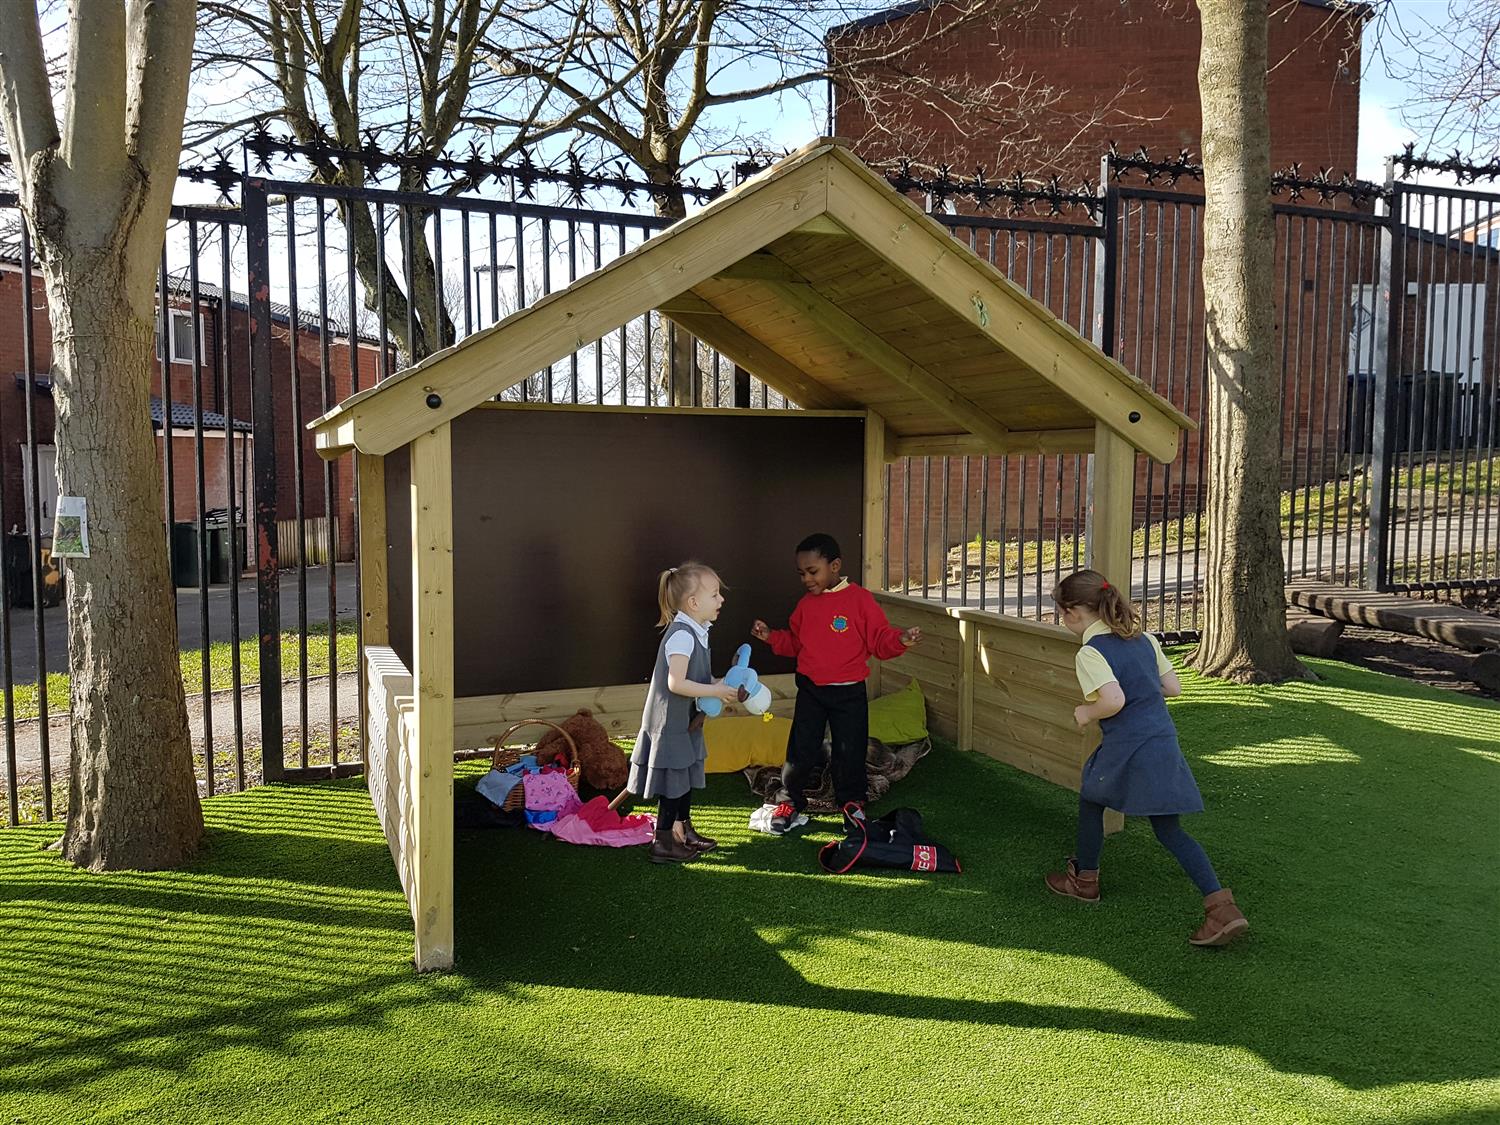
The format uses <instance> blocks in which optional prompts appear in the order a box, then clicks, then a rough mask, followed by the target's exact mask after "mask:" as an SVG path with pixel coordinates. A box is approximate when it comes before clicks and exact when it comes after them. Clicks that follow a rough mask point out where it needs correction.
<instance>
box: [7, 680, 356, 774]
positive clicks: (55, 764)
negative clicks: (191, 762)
mask: <svg viewBox="0 0 1500 1125" xmlns="http://www.w3.org/2000/svg"><path fill="white" fill-rule="evenodd" d="M337 704H338V721H339V726H341V727H350V726H358V725H359V677H358V676H357V675H355V673H353V672H344V673H342V674H341V675H340V676H339V677H338V693H337ZM301 706H302V705H301V695H300V689H299V687H298V685H297V683H296V681H292V682H290V683H286V684H283V685H282V691H281V715H282V740H283V743H284V745H287V746H292V745H295V744H298V743H300V742H301V740H302V720H301ZM205 711H207V712H209V713H211V715H212V718H213V746H214V762H215V774H216V776H217V777H218V778H219V780H220V784H221V786H222V784H223V782H224V781H225V779H230V778H233V777H234V771H235V759H236V757H237V747H236V744H235V738H234V692H233V691H232V690H225V691H216V692H214V693H213V695H212V696H211V697H210V698H209V702H208V706H207V707H205V706H204V697H203V696H201V695H190V696H188V727H189V729H190V730H191V731H192V732H193V748H194V749H195V750H199V751H201V750H202V749H203V748H204V745H205V742H206V739H205V737H204V731H205V724H204V715H205ZM240 715H241V723H242V727H241V729H242V730H243V732H244V742H245V756H246V759H247V763H246V764H247V766H250V767H253V772H254V773H255V774H256V776H257V777H258V776H259V774H260V751H259V747H260V688H259V687H257V686H255V685H253V684H246V685H245V690H244V691H243V692H242V693H241V695H240ZM329 719H330V712H329V707H328V677H327V676H313V677H311V678H310V679H309V680H308V684H307V725H308V729H309V731H310V732H311V736H312V737H316V736H317V734H318V733H320V732H326V731H327V730H328V728H329ZM40 725H41V724H40V723H38V722H37V721H36V720H35V719H31V720H26V721H23V722H19V723H17V724H16V775H17V778H18V780H19V781H20V783H21V784H22V785H26V784H31V783H35V782H37V781H39V780H40V779H41V776H42V740H41V730H40ZM47 734H48V757H49V758H50V760H51V763H52V777H53V782H54V786H55V785H56V782H57V781H58V779H59V778H62V777H65V776H66V775H67V769H68V736H69V720H68V716H67V715H57V716H54V717H52V718H51V719H50V721H49V722H48V724H47ZM3 737H4V735H3V731H0V740H3ZM292 758H293V754H292V752H288V754H287V764H288V765H293V764H295V763H294V762H292ZM3 777H4V775H3V774H0V785H3V784H4V782H3ZM54 791H55V789H54Z"/></svg>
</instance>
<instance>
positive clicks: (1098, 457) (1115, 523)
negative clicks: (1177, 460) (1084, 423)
mask: <svg viewBox="0 0 1500 1125" xmlns="http://www.w3.org/2000/svg"><path fill="white" fill-rule="evenodd" d="M1089 515H1090V516H1091V522H1090V531H1089V542H1088V547H1089V565H1090V566H1092V567H1093V568H1094V569H1095V570H1097V571H1099V573H1100V574H1102V575H1104V577H1105V578H1107V579H1109V581H1110V582H1111V583H1113V584H1114V585H1115V586H1116V587H1117V588H1118V589H1119V591H1120V593H1122V594H1124V595H1125V597H1126V598H1127V599H1128V598H1130V597H1131V591H1132V588H1133V587H1132V578H1131V575H1132V569H1131V559H1130V553H1131V541H1132V539H1131V537H1132V535H1133V533H1134V530H1135V449H1134V447H1133V446H1131V445H1130V444H1129V443H1128V442H1127V441H1126V440H1125V439H1124V438H1122V437H1120V436H1119V435H1118V434H1116V433H1115V432H1114V431H1113V430H1111V429H1110V428H1109V427H1107V426H1106V425H1104V423H1103V422H1100V423H1098V424H1096V425H1095V427H1094V479H1093V495H1092V496H1091V497H1090V501H1089ZM1124 827H1125V818H1124V816H1122V815H1121V814H1120V813H1117V812H1116V811H1115V810H1114V809H1108V810H1106V811H1105V813H1104V831H1105V832H1107V833H1114V832H1118V831H1120V830H1121V829H1122V828H1124Z"/></svg>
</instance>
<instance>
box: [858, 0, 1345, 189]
mask: <svg viewBox="0 0 1500 1125" xmlns="http://www.w3.org/2000/svg"><path fill="white" fill-rule="evenodd" d="M1271 7H1272V9H1273V14H1272V17H1271V21H1270V61H1271V71H1270V74H1269V76H1268V91H1267V92H1268V98H1269V110H1270V117H1271V162H1272V164H1273V165H1274V166H1275V167H1285V166H1288V165H1290V164H1293V163H1300V164H1301V165H1302V167H1303V168H1304V169H1306V170H1308V171H1313V170H1315V169H1317V168H1320V167H1324V168H1333V169H1337V170H1340V171H1344V170H1347V171H1353V169H1354V167H1355V158H1356V156H1357V151H1358V147H1359V143H1358V142H1359V74H1360V37H1359V32H1360V27H1361V25H1362V24H1363V21H1364V17H1365V13H1364V11H1363V9H1360V8H1357V7H1355V8H1351V7H1350V6H1348V5H1340V4H1335V3H1333V2H1332V0H1288V2H1278V3H1273V4H1272V5H1271ZM994 8H995V15H994V16H993V18H992V19H990V20H984V19H980V20H968V21H964V22H962V23H959V22H958V21H956V19H955V17H954V15H953V9H952V8H951V7H950V6H948V5H944V4H941V3H936V4H935V3H930V2H927V0H918V2H916V3H911V4H904V5H901V6H899V7H893V8H891V9H890V10H889V11H887V12H885V13H881V14H879V15H875V16H870V17H867V18H866V19H863V20H860V21H858V22H856V23H851V24H848V25H846V26H845V27H843V28H840V29H837V30H835V31H834V32H833V33H831V34H830V35H829V37H828V53H829V58H830V61H831V62H832V63H833V64H834V65H835V66H852V67H854V68H855V69H856V70H857V69H858V68H859V61H858V60H860V59H861V58H869V57H872V56H876V55H881V54H884V53H887V52H889V51H890V50H891V49H892V48H893V47H900V46H902V45H909V44H912V43H919V44H920V47H918V48H917V49H916V50H915V51H914V52H913V53H912V56H911V57H903V58H902V60H901V67H902V70H903V72H904V73H903V74H902V75H900V76H895V75H893V76H891V77H890V78H889V79H886V78H885V77H883V76H880V75H878V74H877V75H876V76H874V77H868V78H866V79H864V80H863V81H864V82H865V83H867V84H866V85H864V86H863V87H862V89H860V90H855V89H852V88H850V87H848V86H845V87H844V88H842V89H838V88H836V89H835V91H834V97H833V101H834V105H833V111H832V121H833V127H834V133H835V135H837V136H840V137H847V138H850V139H851V140H853V141H854V142H855V144H856V146H857V148H858V151H859V152H860V155H861V156H863V157H864V158H865V159H867V160H871V161H879V160H889V159H896V158H900V157H908V158H912V159H915V160H922V161H925V162H926V163H928V164H930V165H934V166H936V165H938V164H943V163H946V164H949V165H951V166H952V167H953V168H954V169H955V170H959V171H962V172H965V173H967V172H971V171H972V170H973V169H975V168H977V167H982V168H985V169H986V170H987V172H988V174H989V175H990V177H991V178H992V179H993V178H995V177H996V176H1003V175H1006V174H1009V173H1010V172H1012V171H1014V170H1015V169H1017V168H1020V169H1021V170H1022V171H1024V172H1026V173H1028V174H1039V175H1045V174H1052V173H1057V174H1058V175H1060V176H1062V177H1063V178H1064V179H1065V180H1072V181H1074V182H1077V181H1078V180H1080V179H1082V178H1084V177H1088V178H1090V179H1093V178H1097V176H1098V174H1099V157H1100V156H1101V155H1102V154H1103V153H1104V152H1105V151H1106V150H1107V149H1108V147H1109V143H1110V142H1111V141H1115V142H1118V143H1119V145H1120V147H1121V148H1122V149H1125V150H1134V149H1136V148H1137V147H1139V146H1142V145H1144V146H1146V147H1147V148H1148V149H1149V150H1150V151H1151V152H1152V153H1153V154H1156V155H1171V154H1174V153H1176V152H1178V151H1179V150H1181V149H1187V150H1188V151H1189V152H1191V153H1197V152H1199V151H1200V149H1201V146H1200V143H1199V142H1200V137H1201V133H1202V115H1201V113H1200V110H1199V104H1198V45H1199V38H1200V31H1199V24H1198V8H1197V5H1196V4H1195V3H1193V0H1079V2H1077V3H1059V4H1052V3H1042V4H1036V5H1026V4H1022V5H1014V4H1013V3H1012V2H1011V0H994ZM912 76H915V77H917V78H919V79H920V80H921V83H920V85H922V86H930V87H931V88H933V89H935V90H941V89H943V88H945V87H946V88H950V89H963V90H970V91H973V90H981V89H984V88H986V87H987V86H989V84H990V83H992V82H993V81H994V80H995V79H996V78H999V77H1009V78H1011V79H1012V80H1013V81H1012V87H1013V88H1015V89H1017V93H1016V95H1015V96H1016V97H1017V98H1030V99H1031V100H1032V101H1034V102H1037V103H1045V106H1044V108H1039V109H1037V110H1036V111H1035V112H1034V113H1032V114H1031V115H1030V116H1029V117H1025V118H1024V119H1023V118H1021V117H1018V118H1017V119H1016V122H1015V123H1016V124H1017V125H1025V126H1027V127H1028V130H1029V135H1027V136H1025V138H1024V140H1023V141H1022V142H1021V143H1020V144H1017V143H1016V141H1015V139H1014V134H1011V135H999V134H997V133H996V132H995V130H994V129H993V128H988V129H987V128H986V126H985V122H984V121H983V120H979V119H975V120H972V121H966V120H964V117H963V109H964V107H955V106H947V105H942V104H940V101H939V98H940V95H936V94H934V95H908V96H906V97H904V98H902V99H901V100H900V102H898V100H897V99H896V98H895V97H894V96H887V94H886V93H885V92H883V91H881V90H878V89H872V88H871V84H873V85H876V86H879V85H881V84H884V83H886V82H887V81H888V82H890V83H892V84H895V85H896V86H897V89H895V90H892V91H890V92H889V93H890V94H891V95H894V94H898V93H900V92H901V88H902V84H906V85H907V86H908V87H909V88H917V85H918V84H916V83H911V82H910V79H911V77H912ZM991 99H992V101H993V102H994V103H995V107H996V108H999V109H1000V110H1002V111H1003V110H1004V109H1005V108H1006V107H1005V106H1004V105H1003V104H1002V103H1003V101H1004V98H1003V95H1001V94H999V93H998V92H996V93H993V94H992V95H991ZM870 102H879V104H880V107H881V111H882V112H884V111H888V110H889V109H890V108H891V107H895V106H897V105H898V104H901V103H904V108H903V109H902V110H900V112H901V114H902V116H901V118H900V123H899V128H898V131H897V132H896V133H895V135H892V134H891V133H889V132H886V131H885V130H883V129H882V128H880V127H879V124H878V123H877V121H875V120H874V119H873V114H872V111H871V105H870V104H869V103H870ZM992 116H993V115H992Z"/></svg>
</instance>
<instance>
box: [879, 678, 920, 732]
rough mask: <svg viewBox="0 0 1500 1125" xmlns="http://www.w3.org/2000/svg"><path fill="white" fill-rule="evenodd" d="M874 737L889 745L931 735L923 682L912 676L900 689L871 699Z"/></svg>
mask: <svg viewBox="0 0 1500 1125" xmlns="http://www.w3.org/2000/svg"><path fill="white" fill-rule="evenodd" d="M870 737H871V738H878V739H879V740H880V741H881V742H884V743H885V744H886V745H887V746H901V745H904V744H905V743H908V742H920V741H921V740H922V739H924V738H926V737H927V704H926V702H925V701H924V700H923V699H922V685H921V684H919V683H917V681H916V680H908V681H907V683H906V686H905V687H904V688H902V689H901V690H900V691H893V692H891V694H890V695H882V696H881V697H880V698H879V699H872V700H870Z"/></svg>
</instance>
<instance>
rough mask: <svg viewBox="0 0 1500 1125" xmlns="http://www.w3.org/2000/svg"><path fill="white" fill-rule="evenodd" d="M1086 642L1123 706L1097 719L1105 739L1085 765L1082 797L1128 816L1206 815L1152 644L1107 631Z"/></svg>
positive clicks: (1144, 638) (1137, 638) (1141, 637)
mask: <svg viewBox="0 0 1500 1125" xmlns="http://www.w3.org/2000/svg"><path fill="white" fill-rule="evenodd" d="M1087 643H1088V644H1089V645H1091V646H1092V647H1093V648H1095V649H1096V650H1098V652H1099V654H1100V655H1101V656H1103V657H1104V659H1105V662H1106V663H1108V665H1109V667H1110V671H1112V672H1114V674H1115V679H1116V680H1117V681H1118V682H1119V685H1120V690H1121V691H1122V692H1124V693H1125V706H1124V707H1122V708H1121V709H1120V710H1119V712H1118V713H1117V714H1115V715H1112V716H1111V717H1110V718H1108V719H1100V720H1099V729H1100V730H1101V731H1102V732H1103V734H1104V738H1103V740H1102V741H1101V742H1100V743H1099V749H1097V750H1095V751H1094V752H1093V754H1091V755H1090V756H1089V760H1088V761H1087V762H1085V763H1084V765H1083V786H1082V790H1081V793H1082V796H1083V798H1084V799H1085V800H1088V801H1093V802H1094V803H1095V804H1100V805H1104V806H1105V807H1106V808H1111V809H1116V810H1118V811H1119V812H1122V813H1124V814H1125V815H1127V816H1165V815H1170V814H1173V813H1193V812H1202V811H1203V796H1202V794H1200V793H1199V792H1198V783H1197V782H1196V781H1194V780H1193V771H1192V770H1191V769H1189V768H1188V764H1187V759H1186V758H1184V757H1183V756H1182V748H1181V747H1180V746H1178V744H1177V728H1176V727H1175V726H1173V725H1172V717H1171V716H1170V715H1168V714H1167V701H1166V699H1165V698H1164V697H1163V696H1162V693H1161V675H1160V673H1158V672H1157V670H1156V650H1155V649H1154V648H1153V647H1152V646H1151V642H1150V641H1149V640H1147V639H1146V637H1144V636H1138V637H1129V638H1126V637H1118V636H1116V635H1115V634H1113V633H1106V634H1103V635H1102V636H1097V637H1092V638H1090V639H1089V641H1088V642H1087Z"/></svg>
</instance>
